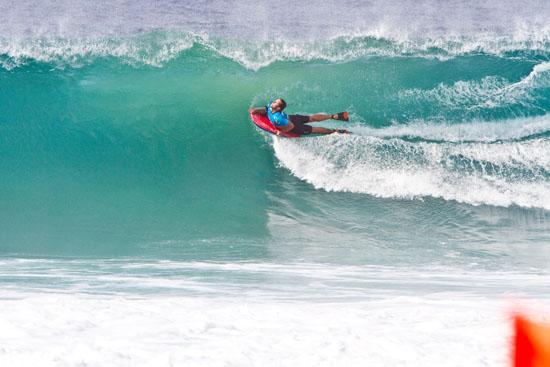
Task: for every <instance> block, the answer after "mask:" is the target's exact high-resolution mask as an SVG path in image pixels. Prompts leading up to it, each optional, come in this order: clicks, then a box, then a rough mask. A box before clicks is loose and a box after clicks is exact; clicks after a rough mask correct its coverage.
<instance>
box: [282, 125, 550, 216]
mask: <svg viewBox="0 0 550 367" xmlns="http://www.w3.org/2000/svg"><path fill="white" fill-rule="evenodd" d="M518 124H519V123H518V122H514V123H513V124H512V125H515V126H517V125H518ZM545 124H546V123H544V122H538V123H535V126H534V127H527V128H526V129H525V131H524V134H526V135H528V134H530V133H531V132H532V129H534V130H535V131H542V130H545V129H546V128H547V125H545ZM527 126H529V125H527ZM541 126H542V127H541ZM408 128H409V129H411V127H408ZM463 128H464V129H465V130H467V128H466V127H463ZM457 129H459V128H458V127H454V128H450V129H449V128H448V127H444V128H439V130H437V128H433V129H431V130H430V129H425V130H424V131H420V132H418V133H416V135H417V136H426V135H427V136H433V135H436V136H438V137H439V138H445V139H447V137H448V139H449V141H443V142H430V141H407V140H403V139H401V138H398V137H390V136H395V135H399V134H400V133H402V132H399V128H393V127H390V128H388V130H387V131H384V130H385V129H381V130H382V131H381V132H380V133H379V134H378V136H373V135H359V134H355V135H350V136H329V137H324V138H318V139H303V140H298V141H295V140H285V139H274V143H273V147H274V150H275V154H276V156H277V158H278V159H279V162H280V163H281V165H282V166H284V167H286V168H288V169H289V170H290V171H291V172H292V174H293V175H295V176H296V177H298V178H300V179H302V180H305V181H307V182H309V183H311V184H312V185H313V186H315V187H316V188H319V189H324V190H327V191H347V192H355V193H365V194H369V195H373V196H378V197H385V198H403V199H418V198H423V197H436V198H442V199H444V200H454V201H458V202H463V203H468V204H472V205H480V204H487V205H496V206H505V207H507V206H510V205H518V206H521V207H532V208H543V209H546V210H550V153H549V152H550V140H549V139H548V138H544V137H542V138H533V139H529V140H522V141H493V140H494V139H491V138H489V139H487V137H486V136H483V127H477V128H476V130H475V132H477V133H481V134H482V135H480V136H479V137H478V138H477V141H472V142H468V143H460V144H457V143H456V142H455V141H457V140H460V139H462V138H460V139H457V136H456V135H455V134H456V132H457V131H458V130H457ZM503 129H510V131H512V130H514V127H513V126H512V127H510V126H508V127H507V128H503ZM545 131H547V130H545ZM396 132H397V133H399V134H396ZM496 132H497V134H496V136H493V137H492V138H495V137H498V134H501V136H500V137H504V135H508V136H509V137H512V138H517V137H518V136H517V135H516V136H514V133H512V132H508V133H503V132H502V131H500V132H499V131H498V130H497V131H496ZM447 134H448V135H447ZM469 134H470V138H473V139H471V140H476V138H475V137H474V135H475V133H474V132H473V131H472V132H470V133H469Z"/></svg>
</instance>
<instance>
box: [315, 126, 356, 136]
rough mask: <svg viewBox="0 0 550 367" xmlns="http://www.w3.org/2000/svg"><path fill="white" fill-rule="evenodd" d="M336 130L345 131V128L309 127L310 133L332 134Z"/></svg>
mask: <svg viewBox="0 0 550 367" xmlns="http://www.w3.org/2000/svg"><path fill="white" fill-rule="evenodd" d="M336 132H347V130H334V129H327V128H326V127H317V126H315V127H314V126H312V127H311V133H312V134H321V135H327V134H333V133H336Z"/></svg>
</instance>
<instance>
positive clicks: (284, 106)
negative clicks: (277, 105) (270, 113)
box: [279, 98, 286, 111]
mask: <svg viewBox="0 0 550 367" xmlns="http://www.w3.org/2000/svg"><path fill="white" fill-rule="evenodd" d="M279 100H280V101H281V104H282V105H283V106H282V107H281V111H282V110H284V109H285V108H286V101H285V100H284V99H282V98H279Z"/></svg>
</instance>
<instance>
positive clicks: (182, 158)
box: [0, 38, 550, 264]
mask: <svg viewBox="0 0 550 367" xmlns="http://www.w3.org/2000/svg"><path fill="white" fill-rule="evenodd" d="M145 40H147V38H145ZM144 42H145V41H144ZM357 42H372V40H370V39H369V40H358V41H357ZM381 47H386V48H387V45H382V46H381ZM540 57H541V56H538V55H537V57H534V56H532V55H527V56H522V57H518V56H517V55H515V54H514V55H513V56H510V57H508V56H495V55H487V54H483V53H481V54H466V55H460V56H455V57H452V58H443V59H438V58H435V57H420V56H414V55H412V56H406V57H404V56H402V55H399V56H378V55H372V56H371V55H367V56H363V57H358V58H354V59H350V60H348V61H346V62H336V63H334V62H327V61H324V60H311V61H300V60H294V61H278V62H275V63H273V64H271V65H269V66H266V67H263V68H261V69H259V70H251V69H248V68H246V67H244V66H243V65H242V64H240V63H239V62H236V61H235V60H232V59H229V58H227V57H223V56H220V55H219V54H218V53H216V52H214V51H212V50H210V49H207V48H206V47H205V46H204V45H201V44H197V43H195V44H194V45H193V46H191V47H190V48H189V49H186V50H184V51H182V52H180V53H178V54H177V55H176V56H175V57H174V58H173V59H171V60H168V61H166V62H165V63H164V64H162V65H161V66H150V65H143V64H141V65H135V64H133V65H132V64H128V63H127V62H126V61H127V60H126V59H124V58H116V57H94V56H88V58H87V59H84V60H83V61H81V64H82V65H80V64H79V65H78V67H76V66H74V65H71V64H70V63H65V64H63V63H61V64H60V62H59V61H58V62H53V63H52V62H41V61H35V60H33V59H26V60H25V61H24V62H22V64H21V65H20V66H17V67H13V68H4V69H2V70H1V75H2V77H1V80H2V88H3V89H4V90H9V91H10V93H4V94H2V96H1V98H2V100H1V101H0V105H1V106H2V109H3V111H2V113H1V115H2V116H3V117H2V144H1V147H2V156H3V159H2V162H1V170H2V172H4V179H3V180H2V190H1V191H0V194H1V195H2V202H3V203H4V204H3V210H2V212H1V215H2V220H1V221H0V223H1V225H2V230H1V231H0V233H1V237H2V243H3V244H4V245H3V246H2V249H1V251H2V254H3V255H8V256H46V257H49V256H64V257H65V256H68V257H79V256H86V257H88V256H91V257H105V256H107V257H110V256H137V257H145V258H155V259H156V258H160V259H164V258H166V259H172V258H176V259H185V260H194V259H202V260H223V259H240V260H250V259H262V260H265V259H269V258H270V257H271V256H274V255H273V254H271V253H270V250H269V247H270V246H280V247H282V248H285V247H287V246H289V245H288V243H289V241H291V242H292V241H296V242H298V243H299V247H300V248H302V247H306V248H307V245H305V244H304V243H302V242H303V241H304V240H306V239H307V242H310V241H311V242H313V243H314V244H315V245H314V246H315V247H316V249H315V250H313V249H310V250H311V252H310V251H309V250H307V249H305V250H304V256H305V259H306V260H313V261H317V260H323V261H335V262H340V261H342V262H344V263H348V262H350V261H351V262H355V261H359V263H361V261H364V260H365V259H376V260H375V261H376V262H377V263H378V262H380V263H387V262H392V263H393V262H395V261H405V262H408V261H409V260H408V258H409V255H408V252H409V251H411V247H415V248H418V250H417V251H419V252H424V251H429V252H435V254H434V255H432V256H430V257H429V258H428V260H429V261H441V260H440V255H441V254H443V253H445V251H453V248H454V247H455V246H458V247H462V246H466V247H471V249H470V252H469V254H468V255H465V257H466V259H464V260H465V261H474V260H475V261H477V260H480V259H481V260H484V259H485V257H489V258H490V255H491V253H492V252H494V251H497V250H496V249H495V247H496V248H500V249H501V250H498V251H504V252H505V254H507V255H510V251H516V249H517V246H527V247H532V246H544V244H545V243H546V242H547V241H548V239H549V238H548V214H547V210H548V209H549V208H550V203H549V202H548V193H549V191H548V187H549V185H550V184H549V178H550V174H549V171H548V170H549V169H550V162H549V161H548V155H547V154H548V150H547V148H548V145H549V144H550V142H549V140H548V131H549V130H548V126H549V125H548V124H549V122H548V121H549V120H548V119H547V117H546V116H545V114H546V111H547V110H548V108H549V106H550V90H549V84H548V83H549V82H550V79H548V78H550V77H549V76H548V75H549V74H548V71H546V70H544V71H541V72H536V70H537V69H536V68H537V65H539V67H540V65H543V66H545V65H547V64H545V62H540V61H537V60H536V59H537V58H540ZM533 70H535V71H533ZM270 96H284V97H285V98H286V99H287V100H288V101H289V107H288V109H289V111H291V112H298V113H315V112H318V111H323V112H334V111H339V110H349V111H351V116H352V119H351V123H350V126H351V130H352V131H354V132H355V134H354V135H352V136H351V137H321V138H317V139H315V140H311V139H308V140H307V141H304V142H302V141H300V142H295V141H292V142H289V141H286V142H281V144H279V145H278V146H277V147H278V148H277V154H274V149H273V147H272V145H273V142H272V139H271V138H270V137H266V136H264V135H262V134H261V133H259V132H258V131H257V130H255V129H254V128H253V127H252V125H251V124H250V122H249V118H248V115H247V112H246V109H247V107H248V106H251V105H254V106H256V105H261V104H262V103H265V101H266V100H267V99H268V98H269V97H270ZM325 125H327V124H325ZM328 125H329V126H336V125H337V124H336V123H334V122H333V123H328ZM279 150H280V151H281V152H279ZM285 152H286V153H287V154H289V155H290V156H289V157H286V156H285V157H283V156H284V154H285ZM327 152H328V153H327ZM293 154H296V155H297V156H299V157H301V159H304V160H305V161H307V162H302V161H300V160H299V159H298V157H292V155H293ZM429 154H431V155H432V156H430V155H429ZM434 154H435V155H436V156H433V155H434ZM278 155H279V157H278ZM310 155H311V156H315V159H317V158H319V157H321V158H323V159H324V160H323V159H322V160H319V161H317V160H315V159H313V158H312V157H311V156H310ZM304 157H309V158H304ZM292 161H300V164H299V166H300V167H301V169H302V170H304V171H303V172H302V171H300V168H295V167H291V168H290V169H288V165H289V164H290V163H289V162H292ZM411 164H417V165H418V171H417V173H420V174H423V173H424V174H425V175H427V176H428V180H431V181H433V182H430V183H426V182H413V181H409V182H408V183H407V184H406V185H405V184H404V185H401V184H399V182H398V181H399V180H401V178H399V175H401V174H402V173H403V170H404V169H405V168H406V167H407V166H408V165H411ZM361 165H364V166H361ZM368 165H371V166H368ZM372 165H377V166H376V167H373V166H372ZM325 166H330V167H332V171H331V172H330V173H329V175H332V176H334V177H329V179H333V180H338V179H340V176H342V177H343V178H344V179H347V180H348V181H347V182H344V183H341V184H333V183H330V182H329V183H324V182H321V180H320V179H319V178H318V177H316V176H315V172H316V170H320V169H323V168H324V167H325ZM335 166H336V167H337V168H334V167H335ZM350 167H352V168H350ZM436 168H437V170H436ZM346 169H348V170H349V169H353V170H355V171H354V172H351V173H350V172H346ZM369 169H370V170H374V172H369ZM358 170H361V172H360V173H358V172H357V171H358ZM382 171H384V172H385V173H384V175H383V176H381V172H382ZM423 171H424V172H423ZM371 174H372V175H373V176H374V177H373V180H376V182H375V185H378V186H379V187H383V188H384V189H383V190H377V189H375V188H374V186H373V181H370V180H369V175H371ZM392 175H393V177H392ZM296 176H298V177H296ZM396 177H397V178H396ZM405 179H406V180H414V177H413V176H409V177H406V178H405ZM452 179H454V180H455V182H452V181H449V180H452ZM495 180H500V181H501V183H500V184H499V185H497V184H494V185H493V186H491V184H493V183H494V182H495ZM308 181H309V183H308ZM329 181H330V180H329ZM312 184H313V185H312ZM331 185H333V186H334V187H333V186H331ZM392 185H394V186H395V187H392ZM316 186H317V187H316ZM415 188H416V189H417V190H416V191H415ZM327 190H328V191H327ZM470 190H471V191H481V192H479V193H478V194H477V195H474V196H475V197H469V196H468V191H470ZM507 191H508V192H507ZM377 196H379V197H380V198H377ZM442 196H443V197H442ZM472 204H473V205H472ZM281 221H287V222H288V223H287V224H286V225H285V226H287V227H288V234H285V235H284V236H282V237H281V236H280V235H279V234H278V229H277V228H278V227H279V226H280V225H282V223H280V222H281ZM419 229H421V231H419ZM510 232H513V233H514V235H513V236H510V235H509V233H510ZM306 233H307V235H306ZM426 233H428V234H429V236H428V238H426V236H425V234H426ZM288 236H290V238H287V237H288ZM301 236H306V237H301ZM327 236H328V237H327ZM332 236H334V237H333V238H332ZM327 240H328V241H329V242H331V241H337V242H339V243H341V246H342V248H341V249H340V253H339V254H333V253H331V250H330V249H327V248H323V247H324V244H326V242H327ZM273 243H277V245H273ZM442 243H445V245H442ZM362 246H366V247H365V248H362ZM370 246H374V247H370ZM491 246H495V247H493V248H491ZM388 248H391V249H392V251H395V252H396V254H395V255H392V256H389V257H385V256H380V251H382V252H383V251H385V250H387V249H388ZM403 248H406V249H407V250H406V251H403ZM351 249H354V250H356V251H359V254H357V253H354V254H353V255H352V256H350V255H349V253H348V251H349V250H351ZM295 250H296V249H293V250H292V251H291V252H290V253H288V254H284V252H285V251H284V250H283V249H281V252H282V253H283V254H278V255H276V256H283V258H285V259H287V260H292V259H293V257H294V256H295V255H296V254H295V253H293V252H294V251H295ZM529 253H530V252H528V253H526V254H523V255H521V256H519V257H518V256H514V257H513V260H512V259H509V260H508V259H507V260H506V261H511V262H525V263H526V264H529V263H530V261H535V262H536V261H537V260H536V259H530V258H529V257H530V255H529ZM287 256H288V258H287ZM309 256H311V258H310V257H309ZM352 258H353V260H352ZM417 260H418V259H416V257H415V260H413V261H417ZM485 260H486V259H485ZM458 261H462V259H461V260H458ZM489 262H490V261H489Z"/></svg>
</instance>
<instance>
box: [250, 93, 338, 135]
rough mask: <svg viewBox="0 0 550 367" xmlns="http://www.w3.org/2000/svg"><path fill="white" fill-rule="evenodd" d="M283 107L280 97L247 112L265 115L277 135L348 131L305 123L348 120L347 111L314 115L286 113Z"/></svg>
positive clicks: (283, 102) (283, 103) (284, 105)
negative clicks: (284, 133)
mask: <svg viewBox="0 0 550 367" xmlns="http://www.w3.org/2000/svg"><path fill="white" fill-rule="evenodd" d="M285 108H286V102H285V100H284V99H282V98H277V99H275V100H274V101H270V102H269V104H268V105H266V106H265V107H260V108H250V109H249V110H248V112H250V113H251V114H259V115H263V116H267V117H268V118H269V121H271V123H272V124H273V125H274V126H275V127H276V128H277V135H279V134H280V133H281V131H284V132H290V133H294V134H299V135H309V134H333V133H341V134H348V133H349V131H348V130H345V129H328V128H325V127H319V126H310V125H307V124H309V123H311V122H318V121H325V120H330V119H332V120H341V121H349V116H348V113H347V112H340V113H335V114H334V115H327V114H324V113H317V114H315V115H287V114H286V113H284V112H283V110H284V109H285Z"/></svg>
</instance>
